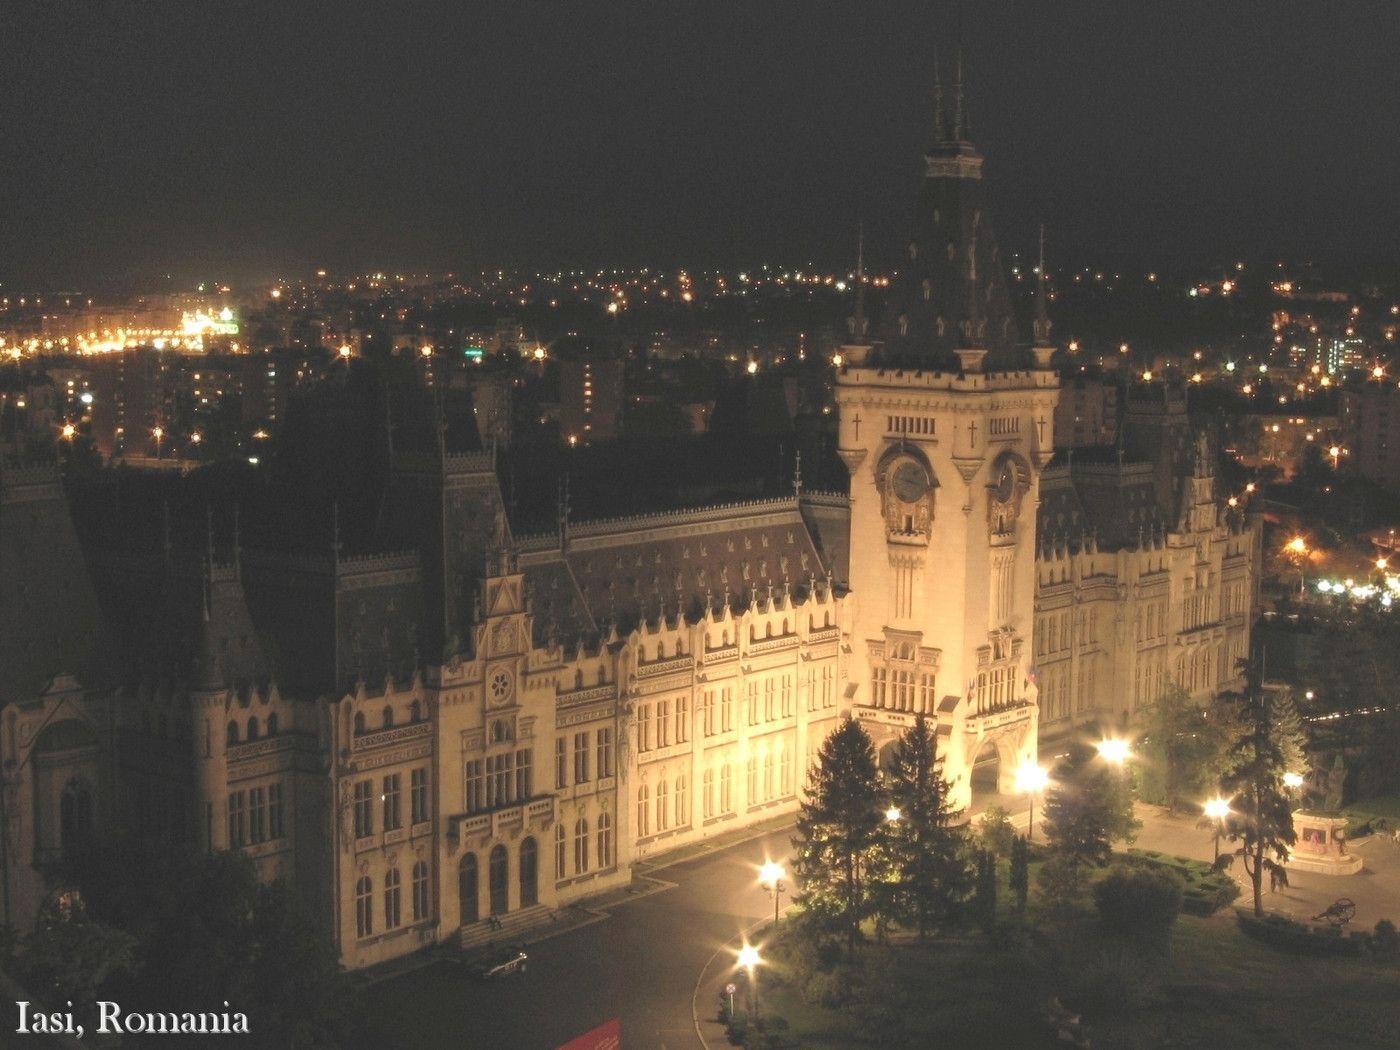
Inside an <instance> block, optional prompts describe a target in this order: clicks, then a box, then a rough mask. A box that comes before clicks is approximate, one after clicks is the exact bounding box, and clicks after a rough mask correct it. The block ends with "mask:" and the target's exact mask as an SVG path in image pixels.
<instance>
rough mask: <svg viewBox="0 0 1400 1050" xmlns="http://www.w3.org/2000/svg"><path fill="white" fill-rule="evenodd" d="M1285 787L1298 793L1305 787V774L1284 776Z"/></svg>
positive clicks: (1291, 773) (1286, 774) (1290, 773)
mask: <svg viewBox="0 0 1400 1050" xmlns="http://www.w3.org/2000/svg"><path fill="white" fill-rule="evenodd" d="M1283 786H1284V787H1286V788H1288V789H1289V790H1290V791H1296V790H1298V788H1300V787H1302V786H1303V774H1302V773H1293V772H1288V773H1285V774H1284V775H1283Z"/></svg>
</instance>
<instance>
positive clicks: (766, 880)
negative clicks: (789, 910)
mask: <svg viewBox="0 0 1400 1050" xmlns="http://www.w3.org/2000/svg"><path fill="white" fill-rule="evenodd" d="M786 877H787V872H786V871H784V870H783V866H782V865H781V864H779V863H778V862H777V861H776V860H768V861H764V862H763V867H761V868H759V869H758V881H759V883H760V884H761V885H762V886H763V888H764V889H766V890H767V891H768V892H769V893H771V894H772V895H773V926H774V927H775V928H776V927H777V925H778V899H779V898H780V897H782V895H783V894H784V893H785V892H786V891H787V886H785V885H784V884H783V879H784V878H786Z"/></svg>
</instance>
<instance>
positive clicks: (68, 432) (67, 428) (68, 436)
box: [62, 423, 78, 441]
mask: <svg viewBox="0 0 1400 1050" xmlns="http://www.w3.org/2000/svg"><path fill="white" fill-rule="evenodd" d="M77 432H78V428H77V427H75V426H74V425H73V424H72V423H64V424H63V431H62V433H63V437H64V438H65V440H68V441H72V440H73V435H74V434H76V433H77Z"/></svg>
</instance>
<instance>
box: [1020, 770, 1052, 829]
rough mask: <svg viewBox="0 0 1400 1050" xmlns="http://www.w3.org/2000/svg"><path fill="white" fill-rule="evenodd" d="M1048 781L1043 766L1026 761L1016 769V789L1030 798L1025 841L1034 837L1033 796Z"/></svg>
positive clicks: (1048, 775)
mask: <svg viewBox="0 0 1400 1050" xmlns="http://www.w3.org/2000/svg"><path fill="white" fill-rule="evenodd" d="M1049 782H1050V774H1049V772H1047V771H1046V769H1045V767H1044V766H1038V765H1036V764H1035V763H1034V762H1026V763H1024V764H1023V765H1022V766H1021V768H1020V769H1018V770H1016V790H1017V791H1020V792H1023V793H1024V794H1026V795H1029V796H1030V800H1031V813H1030V818H1029V820H1028V821H1027V823H1026V841H1027V842H1030V841H1031V840H1033V839H1034V838H1035V797H1036V795H1038V794H1040V793H1041V792H1042V791H1044V790H1045V785H1046V784H1048V783H1049Z"/></svg>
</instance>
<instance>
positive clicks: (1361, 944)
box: [1236, 909, 1370, 955]
mask: <svg viewBox="0 0 1400 1050" xmlns="http://www.w3.org/2000/svg"><path fill="white" fill-rule="evenodd" d="M1236 915H1237V916H1238V918H1239V923H1240V929H1241V930H1243V931H1244V932H1245V933H1247V934H1249V935H1250V936H1251V937H1254V938H1255V939H1257V940H1261V941H1263V942H1264V943H1265V944H1271V945H1273V946H1274V947H1275V948H1281V949H1283V950H1284V951H1291V952H1297V953H1299V954H1301V955H1360V954H1361V953H1362V952H1364V951H1365V950H1366V944H1367V942H1368V941H1369V940H1370V938H1369V937H1368V936H1367V935H1366V934H1364V933H1363V934H1361V935H1360V936H1357V937H1343V936H1342V931H1341V929H1340V928H1339V927H1336V926H1324V927H1321V928H1318V927H1313V926H1305V925H1304V924H1303V923H1301V922H1294V921H1293V920H1292V919H1288V918H1285V917H1284V916H1282V915H1266V916H1265V917H1264V918H1262V919H1260V918H1257V917H1256V916H1255V915H1253V914H1252V913H1251V912H1248V911H1244V910H1242V909H1239V910H1237V911H1236Z"/></svg>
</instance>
